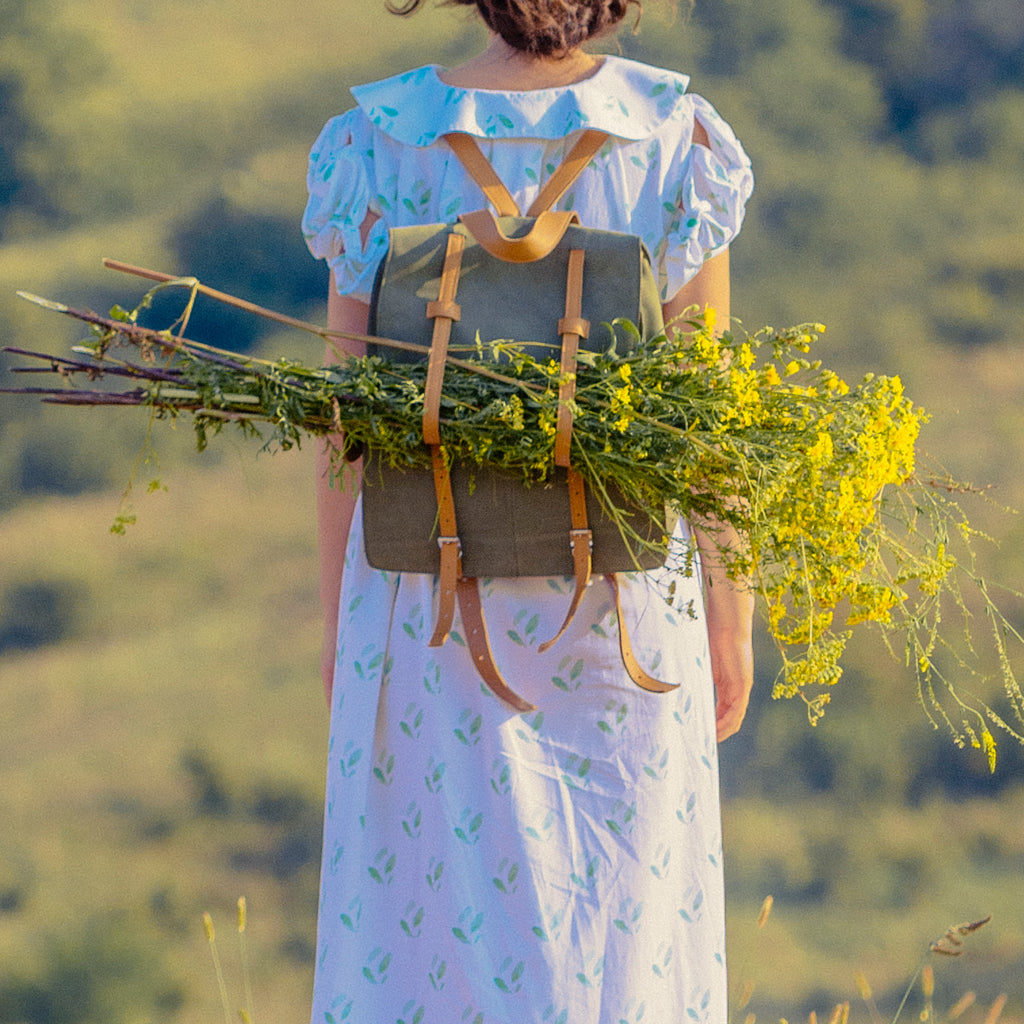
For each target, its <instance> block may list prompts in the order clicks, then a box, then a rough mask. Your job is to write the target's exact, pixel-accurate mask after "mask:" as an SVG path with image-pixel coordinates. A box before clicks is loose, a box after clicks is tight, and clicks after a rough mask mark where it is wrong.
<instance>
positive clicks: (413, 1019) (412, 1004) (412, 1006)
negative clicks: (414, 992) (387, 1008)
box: [395, 999, 427, 1024]
mask: <svg viewBox="0 0 1024 1024" xmlns="http://www.w3.org/2000/svg"><path fill="white" fill-rule="evenodd" d="M426 1012H427V1011H426V1008H425V1007H424V1006H422V1005H421V1006H419V1007H416V1000H415V999H410V1000H409V1001H408V1002H407V1003H406V1004H405V1006H404V1007H403V1008H402V1016H401V1017H399V1018H398V1020H396V1021H395V1024H421V1022H422V1020H423V1015H424V1014H425V1013H426ZM410 1014H412V1016H409V1015H410ZM407 1018H408V1019H407Z"/></svg>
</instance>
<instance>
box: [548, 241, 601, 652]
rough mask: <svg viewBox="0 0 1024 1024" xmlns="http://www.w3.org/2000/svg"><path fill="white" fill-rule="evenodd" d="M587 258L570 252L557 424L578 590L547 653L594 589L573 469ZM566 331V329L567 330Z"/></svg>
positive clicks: (581, 492)
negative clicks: (584, 261) (567, 490)
mask: <svg viewBox="0 0 1024 1024" xmlns="http://www.w3.org/2000/svg"><path fill="white" fill-rule="evenodd" d="M583 257H584V252H583V250H582V249H570V250H569V271H568V275H567V279H566V284H565V316H564V317H563V318H562V319H561V321H560V322H559V330H562V331H563V333H562V363H561V367H560V372H561V381H560V383H559V385H558V416H557V419H556V422H555V465H556V466H561V467H563V468H564V469H565V470H566V474H567V477H568V484H569V517H570V521H571V523H572V529H571V530H570V532H569V548H570V550H571V551H572V570H573V580H574V589H573V595H572V601H571V602H570V603H569V609H568V611H567V612H566V614H565V618H564V619H563V620H562V625H561V626H560V627H559V629H558V632H557V633H555V635H554V636H553V637H551V639H550V640H545V641H544V643H542V644H541V645H540V647H539V648H538V650H540V651H546V650H548V649H549V648H550V647H552V646H553V645H554V644H556V643H557V642H558V641H559V640H561V638H562V636H563V635H564V634H565V631H566V630H567V629H568V628H569V624H570V623H571V622H572V620H573V619H574V618H575V616H576V612H577V611H578V610H579V607H580V604H581V602H582V601H583V595H584V593H585V592H586V589H587V587H589V586H590V573H591V568H592V565H593V563H592V549H593V546H594V535H593V533H591V531H590V528H589V523H588V522H587V493H586V488H585V487H584V484H583V478H582V477H581V476H580V475H579V473H577V472H576V470H575V469H573V468H572V465H571V458H570V453H571V450H572V401H573V399H574V397H575V395H576V355H577V353H578V352H579V344H580V338H581V337H586V335H587V334H588V333H589V331H590V324H589V323H588V322H587V321H586V320H584V319H583ZM563 328H566V329H565V330H563Z"/></svg>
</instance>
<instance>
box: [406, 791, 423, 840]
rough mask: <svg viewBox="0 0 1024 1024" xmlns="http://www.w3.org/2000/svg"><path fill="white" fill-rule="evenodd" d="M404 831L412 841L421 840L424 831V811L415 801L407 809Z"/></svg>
mask: <svg viewBox="0 0 1024 1024" xmlns="http://www.w3.org/2000/svg"><path fill="white" fill-rule="evenodd" d="M402 831H403V832H405V834H406V835H407V836H408V837H409V838H410V839H419V837H420V833H421V832H422V831H423V811H421V810H420V805H419V804H418V803H416V801H415V800H413V802H412V803H411V804H409V806H408V807H406V809H405V817H404V818H403V819H402Z"/></svg>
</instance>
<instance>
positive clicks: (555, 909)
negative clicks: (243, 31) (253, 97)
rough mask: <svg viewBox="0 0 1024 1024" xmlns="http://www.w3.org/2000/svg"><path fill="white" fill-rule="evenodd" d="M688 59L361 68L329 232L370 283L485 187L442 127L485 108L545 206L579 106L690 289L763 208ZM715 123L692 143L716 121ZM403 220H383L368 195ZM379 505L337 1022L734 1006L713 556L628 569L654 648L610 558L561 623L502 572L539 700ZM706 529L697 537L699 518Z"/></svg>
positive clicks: (339, 693)
mask: <svg viewBox="0 0 1024 1024" xmlns="http://www.w3.org/2000/svg"><path fill="white" fill-rule="evenodd" d="M686 86H687V80H686V78H685V76H682V75H678V74H676V73H675V72H669V71H663V70H661V69H657V68H649V67H646V66H645V65H642V64H638V63H635V62H633V61H627V60H623V59H621V58H616V57H607V58H605V61H604V64H603V66H602V67H601V69H600V70H599V71H598V73H597V74H595V75H594V76H592V77H591V78H590V79H587V80H586V81H585V82H581V83H578V84H577V85H574V86H569V87H566V88H561V89H549V90H539V91H537V92H532V93H502V92H492V91H487V90H462V89H452V88H450V87H449V86H447V85H445V84H444V83H443V82H442V81H441V79H440V78H439V76H438V74H437V69H435V68H432V67H427V68H420V69H417V70H415V71H411V72H408V73H406V74H405V75H400V76H396V77H395V78H392V79H388V80H386V81H384V82H378V83H373V84H371V85H367V86H362V87H360V88H358V89H355V90H353V93H354V95H355V97H356V100H357V103H358V106H357V107H356V108H355V109H354V110H352V111H349V113H347V114H344V115H342V116H341V117H338V118H334V119H332V120H331V121H330V122H328V124H327V125H326V126H325V128H324V129H323V131H322V132H321V134H320V137H319V138H318V139H317V142H316V143H315V145H314V146H313V150H312V152H311V154H310V165H309V177H308V185H309V204H308V206H307V209H306V214H305V217H304V219H303V232H304V234H305V236H306V239H307V242H308V244H309V247H310V249H311V251H312V252H313V254H314V255H316V256H318V257H322V258H325V259H326V260H327V261H328V263H329V264H330V266H331V268H332V270H333V271H334V276H335V280H336V281H337V284H338V287H339V290H340V291H341V292H342V293H344V294H350V295H353V296H355V297H357V298H363V299H365V298H367V297H368V295H369V293H370V290H371V288H372V282H373V278H374V275H375V274H376V269H377V266H378V265H379V263H380V260H381V258H382V257H383V255H384V248H385V246H386V242H387V229H388V228H389V227H392V226H402V225H406V224H423V223H437V222H441V221H450V220H452V219H454V218H455V217H456V216H457V215H458V214H459V213H460V212H462V211H463V210H469V209H475V208H479V207H481V206H483V205H484V203H483V199H482V197H481V195H480V193H479V191H478V190H477V189H476V186H475V185H473V184H472V183H471V182H470V181H469V180H468V178H467V177H466V175H465V172H464V171H463V170H462V167H461V164H459V163H458V161H457V160H455V159H454V158H453V157H452V156H451V154H450V152H449V150H448V147H447V146H446V145H445V144H444V143H443V142H440V141H438V138H439V136H440V135H442V134H444V132H446V131H452V130H459V131H467V132H469V133H471V134H473V135H475V136H476V137H477V138H478V139H479V140H480V142H481V147H482V149H483V150H484V153H485V155H486V156H487V157H488V159H489V160H491V162H492V163H493V165H494V167H495V170H496V171H497V172H498V174H499V176H500V177H501V178H502V179H503V180H504V181H505V182H506V183H507V184H508V186H509V188H510V190H511V191H512V192H513V195H514V196H515V198H516V201H517V202H518V203H519V204H520V206H521V207H522V208H523V209H526V208H527V207H528V206H529V205H530V203H531V202H532V200H533V198H534V197H535V196H536V194H537V192H538V190H539V189H540V188H541V187H542V186H543V183H544V181H546V180H547V178H548V177H549V176H550V174H551V173H552V171H553V170H554V168H555V167H556V166H557V165H558V164H559V163H560V162H561V159H562V157H563V155H564V153H565V152H566V150H567V148H568V146H571V144H572V142H573V141H575V139H574V138H573V137H570V138H569V139H568V140H566V139H565V136H566V135H567V134H571V133H573V132H575V131H577V129H580V128H584V127H594V128H600V129H603V130H605V131H607V132H609V133H610V134H611V136H612V138H611V139H609V141H608V143H606V145H605V146H604V148H603V149H602V151H601V152H600V153H599V154H598V155H597V156H596V157H595V158H594V160H593V161H592V162H591V164H590V166H589V167H588V168H586V169H585V170H584V172H583V174H582V175H581V176H580V178H579V179H578V181H577V183H576V185H575V186H574V187H573V188H572V189H571V190H570V191H569V192H568V193H567V194H566V196H565V197H563V199H562V200H561V202H560V203H559V206H560V207H561V208H563V209H574V210H576V211H577V212H578V213H579V214H580V217H581V219H582V222H583V223H584V224H587V225H591V226H594V227H603V228H608V229H612V230H620V231H626V232H630V233H632V234H636V235H639V236H640V237H641V238H642V239H643V240H644V241H645V243H646V244H647V246H648V248H649V250H650V251H651V253H652V256H653V258H654V264H655V267H656V270H657V273H658V276H659V280H660V284H661V288H662V294H663V296H664V297H666V298H668V297H671V296H672V295H674V294H675V292H676V291H677V290H678V289H679V288H680V287H681V286H682V285H683V284H684V283H685V282H686V281H688V280H689V279H690V278H691V277H693V275H694V274H695V273H697V271H698V270H699V269H700V267H701V265H702V263H703V261H704V260H705V259H706V258H707V257H708V256H710V255H713V254H714V253H716V252H719V251H721V250H722V248H724V247H725V246H727V245H728V244H729V242H730V241H731V239H732V238H733V237H734V236H735V235H736V233H737V232H738V231H739V228H740V225H741V223H742V219H743V212H744V205H745V202H746V199H747V197H748V195H749V194H750V190H751V187H752V177H751V172H750V164H749V161H748V160H747V157H746V154H745V153H744V152H743V150H742V147H741V146H740V144H739V142H738V141H737V140H736V138H735V136H734V135H733V133H732V131H731V130H730V129H729V127H728V125H727V124H725V122H724V121H722V119H721V118H720V117H719V116H718V115H717V113H715V111H714V110H713V108H712V107H711V106H710V105H709V104H708V103H707V101H705V100H703V99H702V98H700V97H698V96H694V95H692V94H690V93H688V92H687V91H686ZM697 121H699V122H700V124H701V125H703V126H704V128H705V129H706V131H707V134H708V137H709V140H710V143H711V145H710V147H709V148H705V147H703V146H692V145H691V139H692V136H693V131H694V124H695V122H697ZM368 214H370V215H374V216H376V217H378V218H379V219H378V220H377V221H376V223H375V224H373V226H372V227H370V229H369V230H368V231H366V232H365V237H364V231H363V230H361V229H364V228H365V222H366V218H367V215H368ZM361 522H362V518H361V514H360V511H359V510H357V513H356V515H355V517H354V519H353V527H352V532H351V536H350V537H349V542H348V547H347V554H346V567H345V572H344V580H343V584H342V594H341V615H340V621H339V630H338V644H337V661H336V667H335V682H334V704H333V708H332V726H331V739H330V750H329V756H328V769H327V791H326V810H325V819H324V851H323V865H322V873H321V897H320V914H319V929H318V932H319V934H318V946H317V961H316V975H315V984H314V1005H313V1017H312V1019H313V1024H343V1022H347V1024H679V1022H709V1024H724V1022H725V1020H726V996H725V990H726V984H725V958H724V898H723V889H722V864H721V837H720V824H719V798H718V766H717V749H716V743H715V719H714V693H713V685H712V680H711V669H710V664H709V657H708V647H707V636H706V625H705V621H704V618H703V609H702V604H701V594H700V587H699V584H698V580H697V579H696V578H693V579H688V580H684V581H681V582H682V584H683V585H682V586H679V585H678V584H677V592H676V595H675V598H674V603H673V605H672V606H669V605H668V604H667V603H666V602H665V600H664V599H663V597H662V587H661V584H662V583H663V582H664V581H662V580H661V579H660V574H659V573H658V572H653V573H638V574H627V575H622V576H620V580H621V582H622V589H623V602H624V608H625V618H626V620H627V623H628V629H629V632H630V636H631V638H632V640H633V644H634V647H635V649H636V652H637V655H638V657H639V659H640V661H641V663H642V665H643V666H644V668H646V669H647V670H648V671H649V672H651V673H653V674H655V675H657V676H658V677H659V678H662V679H666V680H669V681H671V682H676V683H679V684H680V685H679V688H678V689H677V690H674V691H672V692H670V693H668V694H652V693H648V692H645V691H643V690H640V689H638V688H637V687H636V686H635V685H634V684H633V683H632V682H631V681H630V680H629V678H628V676H627V675H626V673H625V670H624V668H623V665H622V660H621V657H620V653H619V647H618V635H617V633H618V623H617V621H616V616H615V613H614V604H613V598H612V593H611V590H610V588H609V586H608V584H607V581H606V580H604V579H603V578H598V579H595V580H594V582H593V583H592V585H591V586H590V588H589V589H588V591H587V593H586V595H585V597H584V599H583V603H582V606H581V607H580V609H579V612H578V614H577V615H576V617H575V619H574V621H573V623H572V625H571V626H570V628H569V630H568V632H567V633H566V635H565V636H563V637H562V639H561V640H560V641H559V642H558V643H557V644H556V645H554V647H553V648H552V649H551V650H549V651H547V652H546V653H544V654H540V653H538V651H537V648H538V646H539V645H540V643H541V642H543V641H544V640H546V639H547V638H548V637H550V636H552V635H554V633H555V632H556V630H557V628H558V626H559V625H560V624H561V621H562V618H563V616H564V614H565V610H566V606H567V604H568V601H569V598H570V594H571V590H572V581H571V580H568V579H564V578H551V579H547V578H533V577H531V578H523V579H493V580H484V581H481V591H482V599H483V605H484V611H485V615H486V617H487V621H488V624H489V629H490V637H491V643H492V646H493V648H494V653H495V658H496V660H497V663H498V664H499V665H500V666H501V668H502V671H503V672H504V674H505V676H506V678H507V679H508V680H509V682H510V684H511V685H512V687H513V688H514V689H515V690H516V692H517V693H519V694H521V695H522V696H523V697H525V698H526V699H528V700H529V701H531V702H533V703H534V704H535V705H536V707H537V710H536V711H533V712H530V713H528V714H517V713H515V712H513V711H511V710H510V709H509V708H508V707H507V706H505V705H504V704H502V703H501V702H500V701H498V699H497V698H495V697H494V696H493V695H492V693H491V692H490V690H488V689H487V688H486V687H485V686H483V685H482V684H481V682H480V679H479V677H478V676H477V674H476V671H475V669H474V667H473V665H472V664H471V661H470V656H469V654H468V651H467V649H466V647H465V644H464V642H463V640H462V637H461V635H460V631H461V629H462V626H461V622H460V620H459V619H458V617H457V618H456V621H455V628H454V631H453V633H452V635H451V637H450V639H449V641H448V643H447V644H446V645H445V646H444V647H441V648H433V649H432V648H429V647H428V646H427V641H428V639H429V636H430V632H431V629H432V626H433V621H434V614H435V608H436V599H437V595H436V592H435V590H436V580H435V578H434V577H432V576H426V575H418V574H412V573H404V574H396V573H386V572H380V571H378V570H375V569H372V568H371V567H370V566H369V565H368V564H367V562H366V558H365V554H364V550H363V539H362V530H361ZM684 529H685V528H684V527H681V528H680V534H679V535H678V537H677V542H678V543H679V544H688V543H689V539H688V536H687V535H686V534H685V532H684Z"/></svg>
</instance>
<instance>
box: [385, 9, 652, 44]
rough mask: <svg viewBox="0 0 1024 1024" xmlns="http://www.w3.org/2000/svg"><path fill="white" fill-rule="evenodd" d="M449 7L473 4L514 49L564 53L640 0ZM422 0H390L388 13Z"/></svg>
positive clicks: (615, 22) (613, 22)
mask: <svg viewBox="0 0 1024 1024" xmlns="http://www.w3.org/2000/svg"><path fill="white" fill-rule="evenodd" d="M444 2H445V3H446V4H450V5H452V6H463V7H476V9H477V10H478V11H479V12H480V17H481V18H483V19H484V22H485V24H486V25H487V27H488V28H489V29H490V30H491V31H492V32H497V34H498V35H499V36H501V38H502V39H504V40H505V42H506V43H508V45H509V46H511V47H512V48H513V49H515V50H521V51H522V52H523V53H529V54H533V55H535V56H538V57H554V56H558V55H559V54H563V53H568V52H569V51H570V50H573V49H575V48H576V47H577V46H580V45H581V44H582V43H585V42H586V41H587V40H588V39H593V38H594V37H595V36H599V35H601V34H602V33H603V32H606V31H607V30H608V29H611V28H614V27H615V26H616V25H618V23H619V22H620V21H622V19H623V18H625V16H626V14H627V13H628V11H629V8H630V7H635V8H636V10H637V16H638V17H639V15H640V11H641V2H640V0H444ZM422 3H423V0H405V2H404V3H394V2H392V0H385V4H386V6H387V9H388V10H389V11H391V13H392V14H402V15H404V14H412V13H413V11H415V10H417V9H418V8H419V7H420V6H421V5H422Z"/></svg>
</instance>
